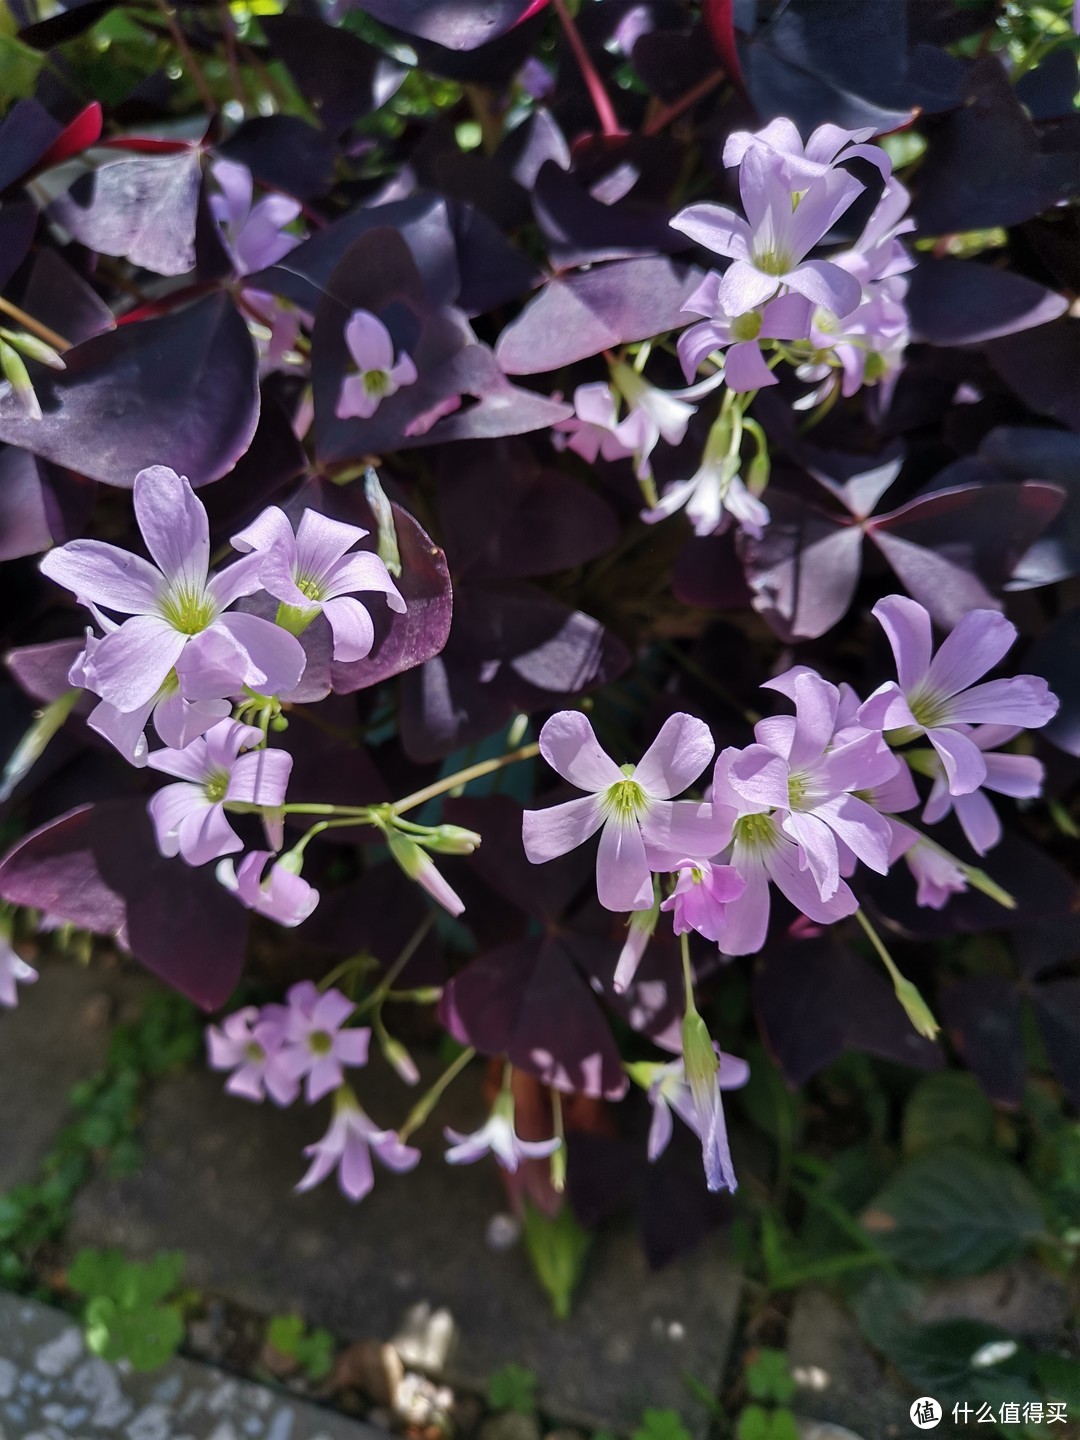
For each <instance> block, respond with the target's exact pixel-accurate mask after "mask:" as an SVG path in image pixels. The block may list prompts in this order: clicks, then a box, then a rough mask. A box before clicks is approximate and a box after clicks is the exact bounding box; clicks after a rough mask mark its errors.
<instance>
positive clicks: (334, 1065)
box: [280, 981, 371, 1105]
mask: <svg viewBox="0 0 1080 1440" xmlns="http://www.w3.org/2000/svg"><path fill="white" fill-rule="evenodd" d="M286 999H287V1001H288V1007H287V1010H286V1013H285V1018H284V1020H283V1022H282V1031H283V1049H282V1052H281V1058H280V1064H281V1067H282V1069H283V1070H284V1071H285V1073H286V1074H288V1075H291V1076H292V1078H293V1079H294V1080H300V1079H302V1078H303V1077H304V1076H306V1077H307V1079H306V1082H305V1083H306V1090H305V1095H306V1099H307V1103H308V1104H309V1105H314V1104H315V1102H316V1100H321V1099H322V1097H323V1096H324V1095H329V1093H330V1091H331V1090H336V1089H338V1088H339V1086H341V1085H342V1084H343V1083H344V1080H345V1074H344V1070H343V1067H344V1066H346V1065H366V1064H367V1059H368V1046H369V1044H370V1041H371V1031H370V1030H369V1029H367V1028H366V1027H365V1028H363V1029H353V1030H343V1029H342V1028H341V1027H342V1026H343V1025H344V1024H345V1021H346V1020H348V1018H349V1017H350V1015H352V1013H353V1011H354V1010H355V1009H356V1005H355V1003H354V1002H353V1001H352V1000H350V999H349V998H348V996H346V995H343V994H342V993H341V991H340V990H327V991H326V992H325V994H319V993H318V992H316V994H315V997H314V999H313V996H312V991H311V982H310V981H302V982H301V983H300V984H299V985H294V986H292V988H291V989H290V990H289V992H288V995H287V996H286Z"/></svg>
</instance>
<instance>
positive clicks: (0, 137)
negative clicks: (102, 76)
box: [0, 100, 101, 195]
mask: <svg viewBox="0 0 1080 1440" xmlns="http://www.w3.org/2000/svg"><path fill="white" fill-rule="evenodd" d="M100 134H101V106H100V105H99V104H98V102H97V101H96V100H95V101H93V102H92V103H91V104H89V105H87V106H86V108H85V109H84V110H80V111H79V113H78V114H77V115H76V116H75V118H74V119H73V120H72V121H71V123H70V124H69V125H61V124H60V122H59V120H54V119H53V117H52V116H51V115H50V114H49V112H48V111H47V110H46V109H45V107H44V106H43V105H41V104H40V103H39V102H38V101H37V100H17V101H16V102H15V104H14V105H13V106H12V107H11V109H10V110H9V111H8V113H7V115H6V116H5V117H4V120H3V121H2V122H0V195H2V194H3V193H4V191H5V190H10V189H11V188H12V187H13V186H15V185H17V184H19V183H20V181H24V180H29V179H30V178H31V176H32V175H33V174H35V173H36V172H37V171H38V170H43V169H45V167H46V166H48V165H59V163H60V162H61V160H66V159H68V158H69V157H70V156H72V155H78V154H79V153H80V152H81V151H83V150H85V149H86V148H87V146H89V145H93V143H94V141H95V140H96V139H97V138H98V136H99V135H100Z"/></svg>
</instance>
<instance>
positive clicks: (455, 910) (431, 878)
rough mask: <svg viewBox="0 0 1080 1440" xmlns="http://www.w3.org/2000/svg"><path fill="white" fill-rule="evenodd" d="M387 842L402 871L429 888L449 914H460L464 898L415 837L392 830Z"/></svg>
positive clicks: (423, 887)
mask: <svg viewBox="0 0 1080 1440" xmlns="http://www.w3.org/2000/svg"><path fill="white" fill-rule="evenodd" d="M386 843H387V845H388V846H389V849H390V854H391V855H392V856H393V857H394V859H395V860H396V861H397V863H398V864H399V865H400V866H401V869H402V871H403V872H404V873H405V874H406V875H407V876H408V877H409V879H410V880H415V881H416V883H417V884H418V885H419V886H420V888H421V889H422V890H426V891H427V893H428V894H429V895H430V896H431V898H432V899H433V900H434V901H435V903H436V904H437V905H441V906H442V908H443V909H444V910H445V911H446V912H447V914H449V915H455V916H456V915H461V914H463V913H464V910H465V902H464V900H462V898H461V896H460V895H459V894H458V893H457V891H456V890H455V889H454V888H453V886H452V885H451V884H450V882H449V881H448V880H447V879H445V878H444V876H443V874H442V872H441V871H440V870H439V869H438V867H437V866H436V864H435V862H434V860H432V858H431V856H430V855H429V854H428V853H427V851H426V850H424V849H422V848H421V847H420V846H419V845H417V843H416V841H415V840H410V839H409V837H408V835H403V834H402V833H401V831H400V830H391V831H390V833H389V835H388V836H387V837H386Z"/></svg>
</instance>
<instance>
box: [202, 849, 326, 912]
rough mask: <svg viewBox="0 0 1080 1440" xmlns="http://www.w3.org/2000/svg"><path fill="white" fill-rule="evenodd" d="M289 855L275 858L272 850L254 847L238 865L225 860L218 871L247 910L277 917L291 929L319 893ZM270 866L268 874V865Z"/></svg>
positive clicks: (311, 910)
mask: <svg viewBox="0 0 1080 1440" xmlns="http://www.w3.org/2000/svg"><path fill="white" fill-rule="evenodd" d="M289 859H290V857H289V856H282V857H281V858H280V859H274V853H273V851H272V850H251V851H249V852H248V854H247V855H245V856H244V858H243V860H241V861H240V865H239V867H235V866H234V865H233V862H232V861H231V860H222V861H221V862H220V863H219V865H218V867H217V870H216V871H215V874H216V875H217V879H218V882H219V884H221V885H224V886H225V889H226V890H229V891H231V892H232V894H234V895H235V896H236V898H237V899H238V900H239V901H240V904H241V905H243V906H245V907H246V908H247V909H248V910H254V911H255V912H256V913H257V914H259V915H265V916H267V917H268V918H269V919H270V920H276V921H277V923H278V924H279V925H284V926H285V927H286V928H288V929H291V928H292V927H293V926H294V925H302V924H303V922H304V921H305V920H306V919H307V918H308V916H309V915H310V914H311V913H312V912H313V911H314V909H315V907H316V905H318V903H319V892H318V891H317V890H316V889H315V888H314V886H312V885H309V884H308V882H307V881H306V880H304V879H303V878H302V877H301V876H300V874H299V872H298V871H297V870H295V869H293V868H292V866H291V865H290V864H289V863H288V862H289ZM268 861H272V862H273V863H272V864H271V865H270V870H269V873H268V874H264V872H265V871H266V865H267V862H268Z"/></svg>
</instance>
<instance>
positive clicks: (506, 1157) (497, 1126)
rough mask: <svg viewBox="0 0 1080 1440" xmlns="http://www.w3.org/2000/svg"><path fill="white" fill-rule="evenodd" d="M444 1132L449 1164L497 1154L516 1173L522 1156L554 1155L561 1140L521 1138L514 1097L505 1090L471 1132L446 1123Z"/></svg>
mask: <svg viewBox="0 0 1080 1440" xmlns="http://www.w3.org/2000/svg"><path fill="white" fill-rule="evenodd" d="M443 1134H444V1135H445V1136H446V1138H447V1140H448V1141H449V1142H450V1147H451V1148H450V1149H449V1150H447V1152H446V1160H447V1162H448V1163H449V1164H450V1165H471V1164H472V1163H473V1161H475V1160H481V1159H482V1158H483V1157H484V1156H485V1155H494V1157H495V1159H496V1161H497V1162H498V1164H499V1165H500V1166H501V1167H502V1169H503V1170H506V1171H508V1172H509V1173H510V1174H511V1175H513V1174H514V1173H515V1171H516V1170H517V1168H518V1166H519V1165H520V1164H521V1162H522V1160H545V1159H547V1157H548V1156H549V1155H553V1154H554V1153H555V1151H556V1150H558V1148H559V1146H560V1145H561V1144H562V1141H561V1140H560V1139H559V1138H558V1136H557V1135H556V1136H554V1137H553V1138H552V1139H550V1140H522V1139H520V1138H519V1137H518V1135H517V1132H516V1131H515V1130H514V1098H513V1096H512V1095H511V1094H510V1093H509V1091H503V1092H502V1093H501V1094H500V1095H499V1096H498V1098H497V1099H496V1101H495V1104H494V1105H493V1106H492V1107H491V1114H490V1115H489V1116H488V1118H487V1120H486V1121H485V1122H484V1124H483V1125H481V1127H480V1129H479V1130H474V1131H473V1133H472V1134H471V1135H462V1134H461V1133H460V1132H459V1131H457V1130H451V1129H450V1127H449V1126H447V1127H446V1128H445V1129H444V1130H443Z"/></svg>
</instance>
